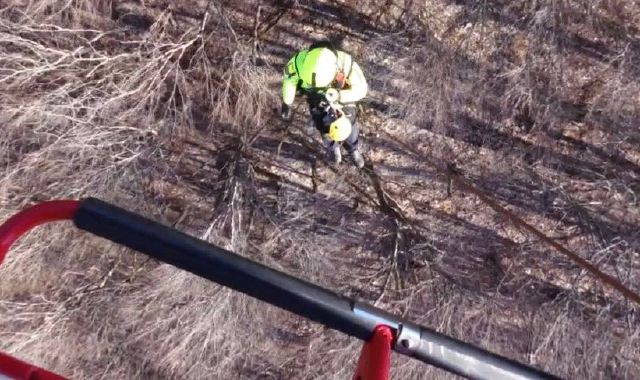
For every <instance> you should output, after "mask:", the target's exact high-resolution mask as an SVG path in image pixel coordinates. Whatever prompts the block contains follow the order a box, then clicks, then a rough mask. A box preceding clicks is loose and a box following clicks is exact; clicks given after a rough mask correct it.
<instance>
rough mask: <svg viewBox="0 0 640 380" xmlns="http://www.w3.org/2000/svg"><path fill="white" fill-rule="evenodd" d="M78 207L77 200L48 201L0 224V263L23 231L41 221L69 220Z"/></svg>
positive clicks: (37, 224)
mask: <svg viewBox="0 0 640 380" xmlns="http://www.w3.org/2000/svg"><path fill="white" fill-rule="evenodd" d="M79 207H80V202H79V201H72V200H60V201H48V202H43V203H40V204H37V205H35V206H30V207H28V208H26V209H24V210H22V211H20V212H18V213H17V214H15V215H13V216H12V217H11V218H9V219H8V220H7V221H6V222H4V223H3V224H2V225H0V264H2V262H3V261H4V258H5V256H6V255H7V251H8V250H9V248H10V247H11V245H13V243H15V242H16V240H18V239H19V238H20V236H22V235H24V233H25V232H27V231H29V230H30V229H32V228H34V227H36V226H39V225H41V224H43V223H47V222H53V221H56V220H71V219H73V215H74V214H75V213H76V211H77V210H78V208H79Z"/></svg>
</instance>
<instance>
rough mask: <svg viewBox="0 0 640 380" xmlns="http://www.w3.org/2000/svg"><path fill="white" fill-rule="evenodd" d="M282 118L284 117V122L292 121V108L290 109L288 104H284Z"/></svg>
mask: <svg viewBox="0 0 640 380" xmlns="http://www.w3.org/2000/svg"><path fill="white" fill-rule="evenodd" d="M280 117H282V119H283V120H291V108H289V106H288V105H287V104H284V103H282V109H281V110H280Z"/></svg>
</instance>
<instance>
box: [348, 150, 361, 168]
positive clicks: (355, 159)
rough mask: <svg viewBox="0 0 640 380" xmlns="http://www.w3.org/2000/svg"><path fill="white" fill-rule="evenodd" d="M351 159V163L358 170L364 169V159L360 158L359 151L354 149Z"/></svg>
mask: <svg viewBox="0 0 640 380" xmlns="http://www.w3.org/2000/svg"><path fill="white" fill-rule="evenodd" d="M351 158H353V163H354V164H355V165H356V166H357V167H358V169H362V168H363V167H364V158H362V155H361V154H360V151H358V150H357V149H356V150H354V151H353V152H351Z"/></svg>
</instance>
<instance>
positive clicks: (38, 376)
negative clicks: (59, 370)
mask: <svg viewBox="0 0 640 380" xmlns="http://www.w3.org/2000/svg"><path fill="white" fill-rule="evenodd" d="M0 375H4V376H6V377H8V378H10V379H15V380H67V378H65V377H62V376H60V375H56V374H55V373H53V372H49V371H47V370H45V369H42V368H39V367H35V366H32V365H31V364H27V363H25V362H23V361H21V360H18V359H16V358H14V357H12V356H9V355H7V354H5V353H2V352H0Z"/></svg>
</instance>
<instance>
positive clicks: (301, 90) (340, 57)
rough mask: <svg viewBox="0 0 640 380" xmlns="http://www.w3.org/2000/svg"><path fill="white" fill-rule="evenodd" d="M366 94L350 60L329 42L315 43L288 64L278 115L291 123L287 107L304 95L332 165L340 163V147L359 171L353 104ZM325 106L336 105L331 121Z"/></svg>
mask: <svg viewBox="0 0 640 380" xmlns="http://www.w3.org/2000/svg"><path fill="white" fill-rule="evenodd" d="M367 91H368V85H367V80H366V78H365V76H364V73H363V72H362V69H361V68H360V66H359V65H358V64H357V63H356V62H355V61H354V59H353V57H352V56H351V55H350V54H348V53H345V52H344V51H341V50H339V49H337V48H335V47H334V46H333V44H332V43H331V42H328V41H322V42H318V43H315V44H313V45H311V46H310V47H309V48H307V49H304V50H302V51H300V52H298V53H297V54H296V55H295V56H294V57H293V58H291V59H290V60H289V62H288V63H287V66H286V67H285V69H284V73H283V81H282V110H281V116H282V118H283V119H285V120H290V119H291V107H290V106H291V105H292V104H293V102H294V100H295V97H296V95H297V94H304V95H306V96H307V103H308V105H309V112H310V114H311V119H312V121H313V124H314V126H315V128H316V129H317V130H318V131H319V132H320V133H321V135H322V136H323V139H324V141H325V143H326V144H327V150H328V153H329V154H330V155H332V156H333V160H334V162H336V163H340V162H341V160H342V154H341V150H340V145H342V146H344V148H345V149H346V151H347V152H349V153H350V154H351V157H352V159H353V161H354V163H355V165H356V166H357V167H358V168H362V167H363V166H364V159H363V158H362V155H361V154H360V151H359V149H358V139H359V126H358V113H357V108H356V102H358V101H360V100H362V99H363V98H364V97H365V96H366V95H367ZM327 104H338V105H339V106H340V108H339V109H341V110H342V115H341V116H340V117H337V118H334V119H333V120H331V119H332V118H331V117H329V116H328V112H327V107H326V105H327ZM334 116H335V115H334ZM345 137H346V138H345Z"/></svg>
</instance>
